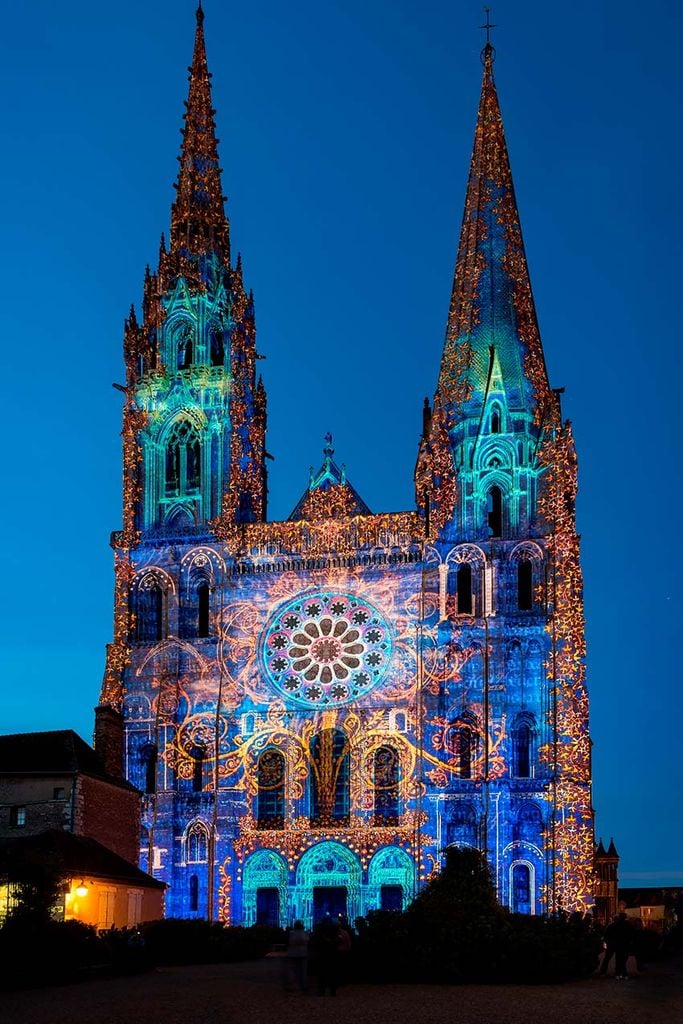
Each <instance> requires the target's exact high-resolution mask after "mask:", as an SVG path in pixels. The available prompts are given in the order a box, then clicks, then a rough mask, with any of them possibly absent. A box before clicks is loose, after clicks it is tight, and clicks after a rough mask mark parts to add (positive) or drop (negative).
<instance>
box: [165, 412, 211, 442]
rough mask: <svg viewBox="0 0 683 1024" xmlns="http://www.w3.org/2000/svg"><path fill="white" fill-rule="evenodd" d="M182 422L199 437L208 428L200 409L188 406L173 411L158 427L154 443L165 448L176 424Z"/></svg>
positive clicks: (204, 415)
mask: <svg viewBox="0 0 683 1024" xmlns="http://www.w3.org/2000/svg"><path fill="white" fill-rule="evenodd" d="M183 422H186V423H189V425H190V427H191V428H192V429H193V430H194V431H196V433H197V434H198V436H199V437H201V436H202V434H204V432H205V431H206V430H207V428H208V426H209V421H208V420H207V418H206V414H205V413H204V410H203V409H202V408H201V407H200V408H193V407H192V406H188V407H186V408H185V407H184V408H182V409H175V410H174V411H173V412H171V413H170V414H169V415H168V416H167V417H166V419H165V420H164V421H163V423H161V424H160V425H159V427H158V429H157V432H156V443H157V444H159V445H162V446H163V447H165V446H166V445H167V444H168V440H169V438H170V436H171V433H172V431H173V429H174V427H175V426H176V424H178V423H183Z"/></svg>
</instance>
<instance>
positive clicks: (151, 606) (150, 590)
mask: <svg viewBox="0 0 683 1024" xmlns="http://www.w3.org/2000/svg"><path fill="white" fill-rule="evenodd" d="M136 630H137V639H138V640H139V642H140V643H143V644H154V643H157V642H158V641H159V640H162V639H163V635H164V593H163V591H162V589H161V587H160V586H159V584H158V583H151V584H150V585H149V586H145V585H143V586H141V587H140V589H139V590H138V594H137V602H136Z"/></svg>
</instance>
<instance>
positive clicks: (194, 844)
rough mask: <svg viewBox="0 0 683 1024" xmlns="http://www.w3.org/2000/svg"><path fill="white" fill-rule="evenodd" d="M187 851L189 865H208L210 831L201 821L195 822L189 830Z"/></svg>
mask: <svg viewBox="0 0 683 1024" xmlns="http://www.w3.org/2000/svg"><path fill="white" fill-rule="evenodd" d="M185 849H186V856H187V863H188V864H206V862H207V861H208V859H209V830H208V829H207V827H206V825H204V824H203V823H202V822H201V821H194V822H193V823H192V824H191V825H190V826H189V828H188V830H187V835H186V838H185Z"/></svg>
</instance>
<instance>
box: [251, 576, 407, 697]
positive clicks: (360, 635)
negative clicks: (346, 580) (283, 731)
mask: <svg viewBox="0 0 683 1024" xmlns="http://www.w3.org/2000/svg"><path fill="white" fill-rule="evenodd" d="M390 655H391V633H390V630H389V626H388V624H387V622H386V620H385V619H384V618H383V616H382V615H381V614H380V612H379V611H378V610H377V609H376V608H375V607H373V605H371V604H370V603H369V602H368V601H364V600H361V599H360V598H357V597H353V596H351V595H348V594H339V593H315V594H306V595H304V596H302V597H299V598H295V599H294V600H292V601H288V602H287V603H286V604H284V605H281V606H280V608H279V609H278V610H277V611H276V612H275V614H274V615H273V616H272V617H271V619H270V621H269V623H268V625H267V627H266V630H265V633H264V634H263V638H262V641H261V657H262V659H263V665H264V667H265V670H266V673H267V675H268V677H269V678H270V680H271V682H272V683H273V685H274V686H275V688H276V689H277V690H279V691H280V693H282V694H283V695H284V696H286V697H288V698H289V699H290V700H292V699H294V700H296V701H298V702H300V703H302V704H307V705H309V706H315V707H329V706H335V705H340V704H347V703H348V702H349V701H352V700H356V699H357V698H359V697H362V696H363V695H364V694H366V693H368V692H369V691H370V690H371V689H372V688H373V687H374V686H376V685H377V683H379V682H380V680H381V679H382V678H383V677H384V675H385V673H386V671H387V668H388V666H389V658H390Z"/></svg>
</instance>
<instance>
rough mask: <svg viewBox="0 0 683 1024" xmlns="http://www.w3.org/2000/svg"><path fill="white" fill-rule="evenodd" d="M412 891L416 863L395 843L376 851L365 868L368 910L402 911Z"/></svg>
mask: <svg viewBox="0 0 683 1024" xmlns="http://www.w3.org/2000/svg"><path fill="white" fill-rule="evenodd" d="M414 893H415V865H414V864H413V862H412V860H411V859H410V857H409V856H408V854H407V853H406V852H405V850H402V849H401V848H400V847H398V846H385V847H384V848H383V849H381V850H378V851H377V853H376V854H375V855H374V857H373V858H372V860H371V861H370V867H369V868H368V899H367V907H366V908H365V909H366V912H367V911H368V910H403V909H404V908H405V907H406V906H407V904H408V903H409V902H410V900H411V899H412V898H413V895H414Z"/></svg>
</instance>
